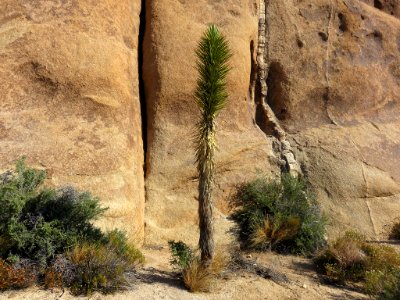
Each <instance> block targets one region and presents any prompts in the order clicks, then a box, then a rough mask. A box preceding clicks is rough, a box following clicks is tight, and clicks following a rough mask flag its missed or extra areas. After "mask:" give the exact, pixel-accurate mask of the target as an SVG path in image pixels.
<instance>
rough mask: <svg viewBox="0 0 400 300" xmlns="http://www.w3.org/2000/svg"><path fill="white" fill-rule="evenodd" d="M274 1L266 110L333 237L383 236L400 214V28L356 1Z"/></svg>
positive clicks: (385, 15) (395, 21)
mask: <svg viewBox="0 0 400 300" xmlns="http://www.w3.org/2000/svg"><path fill="white" fill-rule="evenodd" d="M269 2H270V4H269V6H268V8H267V14H268V17H267V19H268V20H269V21H268V22H269V31H268V37H267V38H268V45H269V60H270V61H269V63H270V68H269V77H268V80H267V83H268V86H269V90H268V97H267V100H268V103H269V105H270V106H271V108H272V109H273V111H274V112H275V114H276V116H277V117H278V119H280V124H281V126H283V128H285V129H286V131H287V132H288V133H289V136H290V140H291V142H292V146H294V147H295V148H296V151H295V152H296V156H297V159H298V161H299V162H300V164H301V165H302V167H303V171H304V173H306V175H307V176H308V177H309V178H310V180H311V182H312V183H313V185H314V186H315V187H316V188H317V189H318V191H319V196H320V197H319V198H320V200H321V202H322V204H323V207H324V209H325V210H326V211H327V213H328V216H329V217H330V219H331V221H332V223H331V225H332V229H333V232H341V231H342V230H343V229H345V228H355V229H358V230H361V231H363V232H365V233H366V234H368V235H369V236H371V237H375V236H381V237H383V236H384V235H385V232H387V230H388V225H389V224H390V223H391V222H393V220H394V219H395V218H396V217H398V216H399V215H400V195H399V192H400V186H399V184H400V173H399V169H398V166H397V162H398V158H399V155H400V148H399V147H400V146H399V145H400V131H399V125H400V120H399V113H400V101H399V95H400V86H399V83H400V81H399V70H398V69H399V66H400V44H399V36H400V22H399V20H398V19H397V18H395V17H393V16H392V15H391V13H386V9H383V11H382V7H381V8H380V9H377V8H376V5H375V7H374V5H373V3H372V6H371V5H366V4H365V3H363V2H361V1H356V0H344V1H311V3H310V2H309V1H307V2H305V1H269ZM375 2H376V1H375ZM380 2H381V3H382V4H384V5H383V7H384V8H387V7H389V4H390V3H391V2H390V1H380ZM393 3H394V2H393ZM396 3H397V1H396ZM393 7H396V5H394V6H393ZM393 14H394V15H395V14H396V13H395V10H394V13H393Z"/></svg>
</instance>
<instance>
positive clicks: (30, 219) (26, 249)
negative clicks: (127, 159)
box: [0, 160, 143, 293]
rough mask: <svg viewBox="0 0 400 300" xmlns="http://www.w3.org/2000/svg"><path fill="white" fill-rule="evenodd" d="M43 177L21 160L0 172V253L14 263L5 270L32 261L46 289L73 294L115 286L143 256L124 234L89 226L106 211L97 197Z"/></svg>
mask: <svg viewBox="0 0 400 300" xmlns="http://www.w3.org/2000/svg"><path fill="white" fill-rule="evenodd" d="M45 179H46V174H45V173H44V172H43V171H38V170H35V169H32V168H28V167H27V166H26V165H25V162H24V160H20V161H19V162H18V163H17V166H16V169H15V170H14V171H8V172H6V173H4V174H2V175H0V207H1V208H2V209H1V211H0V221H1V222H0V257H1V258H3V259H4V260H7V261H10V262H13V263H14V264H12V265H10V266H11V267H10V268H11V269H10V270H12V267H13V266H17V265H18V264H20V262H21V261H24V260H30V261H32V262H33V264H35V265H38V267H39V273H40V276H41V277H43V276H44V278H45V280H44V283H45V286H46V287H49V288H50V287H58V286H60V285H61V286H69V287H71V288H73V290H74V291H75V292H76V293H85V292H88V293H89V292H91V291H94V290H100V291H103V292H109V291H112V290H114V289H117V288H119V287H120V286H121V284H120V283H121V282H122V277H123V273H124V272H125V271H127V270H130V269H131V268H133V266H134V265H135V264H136V263H137V262H140V261H143V255H142V254H141V253H140V251H139V250H137V249H136V248H135V247H133V246H131V245H130V244H129V243H128V241H127V237H126V234H125V233H123V232H121V231H118V230H114V231H111V232H108V233H103V232H101V230H100V229H99V228H97V227H95V226H94V225H93V221H94V220H96V219H97V218H98V217H100V216H101V215H102V214H103V213H104V211H105V210H106V209H105V208H102V207H100V204H99V199H97V198H95V197H93V196H92V195H91V194H90V193H88V192H84V193H81V192H78V191H76V190H75V189H74V188H72V187H65V188H62V189H59V190H55V189H49V188H45V187H43V182H44V180H45ZM71 249H73V250H71ZM79 255H81V256H79ZM10 274H11V273H10ZM79 276H80V277H79ZM10 278H11V277H10ZM104 280H105V281H104ZM5 286H7V285H6V284H5Z"/></svg>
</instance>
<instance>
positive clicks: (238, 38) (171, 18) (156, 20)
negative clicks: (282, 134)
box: [143, 0, 278, 244]
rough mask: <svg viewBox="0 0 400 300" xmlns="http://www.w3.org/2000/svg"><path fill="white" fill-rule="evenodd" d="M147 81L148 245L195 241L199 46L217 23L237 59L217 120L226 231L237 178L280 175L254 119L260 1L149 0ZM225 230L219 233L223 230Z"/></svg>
mask: <svg viewBox="0 0 400 300" xmlns="http://www.w3.org/2000/svg"><path fill="white" fill-rule="evenodd" d="M146 4H147V6H146V11H147V22H146V37H145V41H144V65H143V66H144V70H143V71H144V81H145V86H146V90H145V91H146V103H147V110H148V120H147V123H148V133H147V134H148V148H147V164H146V168H147V179H146V242H147V243H149V244H158V243H164V242H165V240H167V239H171V238H174V239H184V240H185V241H190V242H195V241H197V239H198V234H197V228H198V223H197V207H198V202H197V184H198V182H197V178H196V167H195V161H194V147H193V143H192V140H193V133H194V127H195V124H196V122H197V118H198V110H197V107H196V104H195V101H194V98H193V93H194V89H195V84H196V78H197V74H196V70H195V65H196V57H195V54H194V50H195V48H196V46H197V42H198V40H199V38H200V37H201V35H202V34H203V32H204V31H205V30H206V29H207V26H208V25H209V24H211V23H215V24H216V25H217V26H219V28H220V29H221V31H222V32H223V34H224V35H225V36H226V37H227V38H228V40H229V42H230V45H231V48H232V52H233V58H232V60H231V66H232V71H231V73H230V76H229V79H228V80H229V83H228V85H229V94H230V97H229V105H228V107H227V109H226V110H225V111H224V112H223V113H222V114H221V115H220V117H219V120H218V128H217V130H218V134H217V139H218V145H219V151H218V152H217V158H216V165H217V179H216V182H217V188H216V191H215V205H216V208H217V211H216V212H215V215H216V229H217V230H218V231H219V233H223V232H224V231H225V230H226V229H227V224H228V223H227V220H226V215H225V214H224V213H226V212H227V201H226V199H227V196H228V195H229V192H230V191H231V189H232V187H233V186H234V185H235V183H238V182H241V181H243V180H244V179H245V178H251V177H253V176H254V174H255V173H256V172H257V170H259V171H260V172H266V173H268V174H270V173H277V172H278V167H277V166H276V164H275V163H272V164H271V159H273V157H274V154H273V151H272V143H271V140H269V139H267V138H266V136H265V135H264V134H263V132H262V131H261V130H260V129H259V128H258V127H257V125H255V123H254V122H253V119H254V116H255V113H254V109H253V103H252V102H251V101H250V99H249V97H248V94H249V86H250V77H251V60H252V57H251V56H252V52H251V41H252V40H253V41H255V40H256V39H257V35H258V25H257V24H258V9H257V7H258V5H257V1H248V0H229V1H207V0H200V1H168V0H160V1H151V0H149V1H147V3H146ZM218 235H220V234H218Z"/></svg>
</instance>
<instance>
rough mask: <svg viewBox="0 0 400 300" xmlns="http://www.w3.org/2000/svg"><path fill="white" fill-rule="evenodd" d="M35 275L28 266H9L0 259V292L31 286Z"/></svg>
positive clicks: (31, 267) (21, 264)
mask: <svg viewBox="0 0 400 300" xmlns="http://www.w3.org/2000/svg"><path fill="white" fill-rule="evenodd" d="M36 280H37V273H36V272H35V270H34V267H33V266H32V265H30V264H24V263H19V264H10V263H8V262H6V261H4V260H2V259H0V290H1V291H3V290H7V289H21V288H26V287H29V286H31V285H32V284H33V283H34V282H35V281H36Z"/></svg>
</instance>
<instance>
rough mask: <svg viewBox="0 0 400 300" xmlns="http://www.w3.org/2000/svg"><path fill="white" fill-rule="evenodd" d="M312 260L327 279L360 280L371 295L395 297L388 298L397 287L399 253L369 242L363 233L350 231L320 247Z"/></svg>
mask: <svg viewBox="0 0 400 300" xmlns="http://www.w3.org/2000/svg"><path fill="white" fill-rule="evenodd" d="M315 264H316V266H317V269H318V271H319V272H320V273H322V274H323V275H325V276H326V277H327V278H328V279H330V280H333V281H337V282H340V283H342V284H346V283H348V282H361V283H363V285H364V288H365V291H366V292H368V293H369V294H370V295H373V296H376V297H378V298H379V299H398V298H390V295H391V294H393V293H396V289H398V279H399V276H400V272H399V271H400V254H398V253H397V252H396V250H395V249H394V248H393V247H390V246H385V245H372V244H370V243H367V242H366V239H365V237H364V236H363V235H360V234H358V233H356V232H352V231H350V232H346V234H345V235H344V236H342V237H339V238H338V239H336V241H334V242H333V243H332V244H331V245H329V246H328V247H327V248H326V249H325V250H323V251H321V253H320V254H319V255H318V256H317V257H316V258H315ZM385 297H386V298H385Z"/></svg>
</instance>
